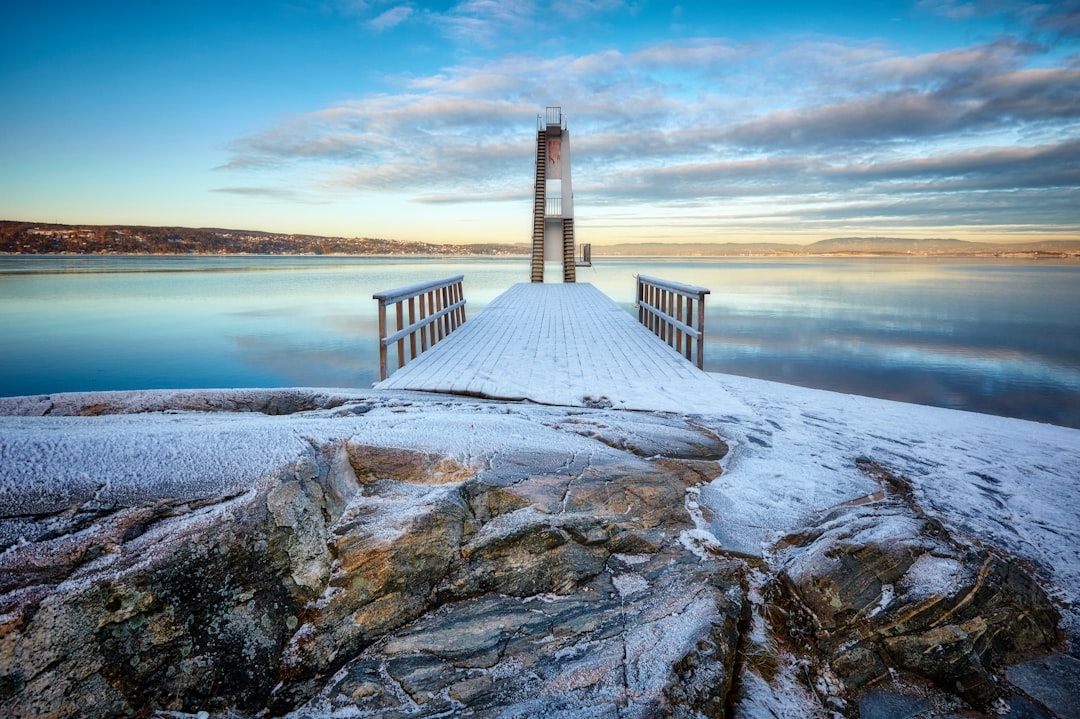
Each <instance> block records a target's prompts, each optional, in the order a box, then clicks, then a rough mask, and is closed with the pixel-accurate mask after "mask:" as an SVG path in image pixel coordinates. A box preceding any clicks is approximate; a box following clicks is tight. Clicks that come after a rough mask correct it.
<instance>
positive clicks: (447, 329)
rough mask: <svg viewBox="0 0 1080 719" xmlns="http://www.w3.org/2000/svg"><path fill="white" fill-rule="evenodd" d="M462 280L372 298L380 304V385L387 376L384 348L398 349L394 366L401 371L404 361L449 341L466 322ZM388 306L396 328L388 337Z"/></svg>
mask: <svg viewBox="0 0 1080 719" xmlns="http://www.w3.org/2000/svg"><path fill="white" fill-rule="evenodd" d="M464 279H465V276H464V275H454V276H453V277H445V278H443V279H441V280H433V281H430V282H419V283H417V284H415V285H408V286H407V287H398V288H396V289H393V290H386V291H385V292H376V293H375V294H373V295H372V298H373V299H376V300H378V301H379V379H380V381H381V380H384V379H386V378H387V376H389V373H388V372H387V357H386V355H387V348H389V347H392V346H393V345H395V344H396V345H397V361H398V364H397V366H398V367H399V368H400V367H403V366H404V365H405V363H406V362H407V361H409V360H411V359H416V357H417V356H418V355H419V354H420V353H422V352H426V351H427V350H429V349H431V348H432V347H434V346H435V344H436V343H437V342H440V341H441V340H443V339H445V338H447V337H449V336H450V333H451V332H453V331H454V330H456V329H457V328H458V327H459V326H461V324H462V323H464V322H465V295H464V293H463V291H462V287H461V283H462V280H464ZM418 298H419V301H417V300H418ZM406 304H407V305H408V311H407V313H406ZM388 305H389V306H393V307H394V308H395V312H394V314H395V315H396V320H397V326H396V329H395V331H394V332H393V334H388V329H387V321H386V308H387V306H388ZM418 337H419V342H417V338H418ZM406 340H408V351H406ZM406 355H408V357H406Z"/></svg>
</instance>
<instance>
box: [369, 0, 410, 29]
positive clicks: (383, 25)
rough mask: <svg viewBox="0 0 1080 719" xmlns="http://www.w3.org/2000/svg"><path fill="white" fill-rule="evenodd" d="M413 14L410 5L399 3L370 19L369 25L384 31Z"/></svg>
mask: <svg viewBox="0 0 1080 719" xmlns="http://www.w3.org/2000/svg"><path fill="white" fill-rule="evenodd" d="M412 14H413V9H412V8H411V7H409V6H408V5H398V6H397V7H392V8H390V9H389V10H386V11H384V12H382V13H380V14H379V15H377V16H376V17H375V18H373V19H371V20H369V21H368V26H369V27H371V28H373V29H375V30H378V31H380V32H382V31H383V30H389V29H391V28H394V27H397V26H398V25H400V24H401V23H403V22H405V20H407V19H408V18H409V17H410V16H411V15H412Z"/></svg>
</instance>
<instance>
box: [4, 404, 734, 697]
mask: <svg viewBox="0 0 1080 719" xmlns="http://www.w3.org/2000/svg"><path fill="white" fill-rule="evenodd" d="M287 394H288V395H289V396H288V398H287V401H286V399H276V398H274V397H272V396H269V395H266V396H259V397H257V398H255V399H252V402H256V403H257V404H259V406H262V407H264V408H265V407H266V406H274V407H279V408H280V407H284V406H286V405H288V406H290V407H294V408H295V407H301V408H302V409H299V410H297V411H294V412H291V413H278V415H277V416H267V415H266V414H259V415H258V416H256V415H255V414H254V411H253V410H251V409H250V403H247V402H245V401H244V400H243V398H242V397H241V396H240V395H233V394H227V395H226V396H222V395H213V396H210V397H207V398H205V401H203V400H200V399H199V397H198V395H197V394H196V393H182V396H179V399H178V400H177V401H178V402H179V404H180V407H179V409H180V410H181V411H176V409H177V408H175V407H172V406H170V403H169V401H167V400H168V399H169V397H170V395H164V394H155V395H153V396H151V397H142V396H131V397H124V396H121V395H110V396H107V397H70V398H63V397H53V398H50V401H51V402H52V405H53V407H54V408H55V407H58V406H66V407H68V408H69V409H71V410H72V411H70V412H68V413H67V416H51V415H43V416H28V415H30V414H32V413H30V412H24V413H23V416H16V417H7V418H2V419H0V423H3V424H4V426H5V431H4V434H3V437H4V439H3V442H2V447H0V451H2V454H0V457H2V458H3V462H4V470H5V477H4V485H3V503H2V505H0V506H2V508H3V516H0V526H2V527H3V534H2V535H0V536H3V537H4V551H3V554H2V555H0V562H2V567H0V568H2V569H3V572H2V573H0V576H2V577H3V584H2V585H0V591H2V592H3V594H2V597H0V612H2V613H3V616H4V618H5V621H4V623H3V625H2V626H0V631H2V632H3V643H2V644H0V647H2V650H0V678H2V681H0V686H2V687H3V691H2V692H0V713H2V714H4V715H8V716H27V717H29V716H41V715H54V714H56V715H79V716H113V715H135V714H145V713H147V712H155V711H156V712H181V713H188V714H193V713H195V712H198V711H204V710H205V711H210V712H211V714H214V713H216V712H225V713H229V714H232V715H237V716H254V715H257V714H266V713H269V714H270V715H279V716H280V715H283V714H287V713H290V712H294V711H295V712H297V716H310V715H313V714H314V715H319V714H320V713H323V714H326V715H330V714H340V713H342V712H344V713H346V714H349V713H353V714H363V713H375V714H378V713H380V712H385V713H387V715H390V714H392V713H393V712H395V711H402V712H405V713H408V714H415V715H417V716H424V715H437V714H444V713H446V712H453V711H455V710H456V709H460V708H462V707H471V708H474V709H476V710H481V709H484V708H488V709H490V710H491V711H499V712H506V713H508V714H511V715H512V714H515V713H516V714H518V715H537V716H543V715H551V716H556V715H560V713H561V715H573V716H584V715H587V714H588V713H590V712H600V713H604V712H609V713H611V712H618V713H620V715H622V716H650V715H655V714H656V713H658V712H659V713H664V714H671V715H675V716H698V715H702V713H703V712H704V713H705V714H706V715H716V711H718V710H719V709H718V708H719V707H722V706H723V703H724V701H725V699H726V696H727V694H728V692H729V691H730V687H731V685H732V680H733V671H734V669H733V668H734V657H735V652H736V649H737V644H738V632H737V625H738V621H739V617H740V616H741V614H742V599H741V596H742V595H741V580H740V569H739V565H738V564H737V563H736V564H735V565H725V564H724V560H722V558H719V557H715V556H709V557H705V558H704V559H700V558H698V557H697V556H695V555H693V554H692V553H690V552H688V551H686V550H685V549H684V548H683V546H682V545H681V544H680V543H679V542H678V541H677V538H678V537H679V536H680V533H681V532H683V531H686V530H692V529H694V521H693V519H692V518H691V517H690V516H689V515H688V514H687V511H686V508H685V501H684V498H685V496H686V493H687V489H688V488H690V487H692V486H693V485H694V484H695V483H697V482H700V481H701V479H700V478H701V477H702V476H703V475H705V476H708V475H715V474H717V473H719V472H720V469H719V465H718V464H717V462H716V459H715V458H717V457H721V456H723V453H724V452H725V451H726V448H725V447H724V446H723V444H722V442H720V441H719V438H718V435H717V434H716V433H715V432H714V431H713V430H707V429H704V428H702V427H700V426H698V425H697V424H695V423H691V422H686V421H685V420H683V419H681V418H678V417H653V416H644V415H629V416H628V415H626V414H625V413H621V412H618V411H611V410H573V411H560V410H557V409H554V408H542V409H537V408H532V409H537V411H536V412H535V413H534V412H532V411H531V409H530V408H528V407H519V408H513V407H508V406H507V405H502V404H498V403H490V402H481V401H474V400H468V401H466V400H454V399H447V398H430V397H428V398H423V400H420V399H418V398H414V397H411V396H397V395H388V394H377V393H373V394H372V395H371V396H369V397H366V398H359V397H352V398H351V399H350V400H349V402H353V403H360V404H357V405H356V406H363V407H364V408H365V409H364V411H363V412H349V411H347V407H348V406H350V405H349V404H347V403H346V404H339V403H338V402H337V400H335V401H334V402H327V401H325V400H324V399H321V398H316V399H313V400H312V401H311V402H308V403H305V402H302V401H297V399H296V397H295V396H294V395H293V394H292V393H287ZM172 396H173V397H176V395H172ZM256 400H257V401H256ZM361 400H362V403H361ZM16 404H18V403H16ZM39 404H40V403H39ZM20 406H21V405H20ZM35 406H38V405H35ZM87 407H92V408H94V411H93V412H92V413H91V414H93V415H94V416H76V415H78V414H79V412H80V411H81V410H80V409H79V408H83V409H85V408H87ZM211 407H219V408H220V407H226V411H211V410H210V409H208V408H211ZM312 407H313V408H312ZM508 409H509V410H510V411H509V412H508V411H507V410H508ZM106 411H111V412H118V413H113V414H108V413H105V414H102V413H103V412H106ZM84 414H85V413H84ZM268 414H269V413H268ZM620 423H625V425H626V428H625V430H621V429H620ZM585 427H588V428H590V429H587V430H585V431H581V430H582V429H583V428H585ZM651 433H655V436H657V437H663V441H654V442H653V444H648V441H647V440H648V437H649V436H650V434H651ZM665 447H670V451H667V452H666V450H665ZM665 452H666V453H665ZM703 463H704V464H710V465H711V466H712V468H711V469H707V470H705V471H704V472H703V471H702V467H703ZM710 707H711V709H710Z"/></svg>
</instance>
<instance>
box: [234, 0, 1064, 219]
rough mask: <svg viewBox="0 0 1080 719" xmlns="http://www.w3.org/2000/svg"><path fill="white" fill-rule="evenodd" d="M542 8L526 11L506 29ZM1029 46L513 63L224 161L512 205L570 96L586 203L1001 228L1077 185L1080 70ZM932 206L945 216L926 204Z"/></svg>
mask: <svg viewBox="0 0 1080 719" xmlns="http://www.w3.org/2000/svg"><path fill="white" fill-rule="evenodd" d="M482 1H483V0H472V1H471V2H470V3H469V4H468V7H469V8H470V9H471V10H470V11H471V12H478V11H479V9H480V8H481V4H480V3H481V2H482ZM459 7H460V6H459ZM532 7H533V6H532V5H531V4H530V3H529V2H518V3H514V4H512V5H510V6H508V7H505V8H503V9H502V10H501V11H500V12H502V15H501V16H500V17H501V20H500V21H502V22H508V23H512V22H515V21H516V19H519V18H524V17H527V16H528V14H529V13H530V12H531V11H532V10H531V8H532ZM1032 53H1033V48H1032V46H1030V45H1027V44H1024V43H1020V42H1016V41H1012V40H1002V41H999V42H990V43H986V44H982V45H975V46H971V47H966V48H957V49H954V50H952V51H949V52H942V53H935V54H927V55H905V54H903V53H901V52H898V51H897V50H896V49H893V48H890V47H887V46H884V45H882V44H880V43H849V44H844V43H841V42H838V41H832V42H821V41H815V42H812V43H809V42H808V43H803V44H799V45H794V46H791V47H787V48H784V49H783V50H782V51H775V52H770V51H769V50H768V49H767V48H763V47H762V46H760V45H758V46H753V47H751V46H743V45H737V44H733V43H731V42H729V41H725V40H723V39H710V38H699V39H694V40H689V41H683V42H674V41H667V42H662V43H658V44H655V45H652V46H648V47H643V48H640V49H637V50H635V51H633V52H628V53H624V52H622V51H619V50H616V49H608V50H603V51H598V52H594V53H589V54H584V55H574V54H564V55H559V56H554V57H541V56H537V55H525V54H517V55H504V56H502V57H498V58H497V59H494V60H477V61H472V62H464V63H461V64H458V65H454V66H451V67H445V68H443V69H442V70H441V71H440V72H439V73H437V74H432V75H428V76H422V77H411V78H403V79H402V82H401V87H402V91H401V92H398V93H391V94H382V95H371V96H367V97H363V98H360V99H357V100H355V101H353V102H348V103H341V104H338V105H334V106H332V107H327V108H324V109H321V110H316V111H313V112H310V113H307V114H303V115H299V116H297V117H294V118H292V119H291V120H289V121H287V122H283V123H281V124H279V125H277V126H274V127H271V128H269V129H267V130H266V131H264V132H262V133H259V134H257V135H253V136H250V137H247V138H242V139H240V140H238V141H237V142H236V143H235V146H234V149H235V154H234V156H233V158H231V160H230V161H229V163H228V164H227V165H226V167H227V168H230V169H234V170H237V171H245V172H256V171H257V170H258V168H270V169H268V170H267V171H268V172H276V171H280V170H276V169H274V168H285V170H286V171H287V170H288V168H290V167H295V166H296V165H297V163H307V164H308V165H309V166H313V167H318V168H322V169H321V178H322V179H321V180H320V184H321V186H322V187H323V188H327V189H328V191H332V192H338V193H340V192H350V191H362V192H364V193H371V192H394V193H405V194H408V195H410V196H412V197H413V198H414V200H415V201H417V202H423V203H429V204H437V203H444V202H461V201H468V200H470V199H473V200H476V201H484V202H490V201H498V200H505V199H514V200H518V199H522V198H525V197H527V195H528V191H529V189H530V188H531V184H532V164H531V163H532V157H533V152H534V136H533V132H534V129H535V124H534V122H535V117H536V115H537V113H540V112H543V108H544V106H545V105H548V104H558V105H561V106H562V107H563V109H564V112H566V114H567V115H568V117H569V123H570V130H571V135H572V138H573V158H574V164H575V167H574V177H575V183H574V184H575V190H576V191H577V195H578V205H579V207H588V206H589V203H593V204H594V205H595V206H605V207H609V208H617V207H623V208H627V209H628V211H630V212H631V213H633V212H635V211H636V212H640V211H642V209H641V208H643V207H645V206H648V205H665V204H678V205H681V206H688V205H701V206H705V205H709V204H718V203H719V204H723V203H727V202H731V201H732V199H733V198H754V202H755V203H757V205H755V212H758V211H760V208H761V207H768V206H769V205H770V203H771V204H772V206H773V207H774V208H775V211H776V212H777V213H778V216H779V215H781V214H784V213H790V212H795V211H796V208H797V207H800V206H801V204H800V201H796V198H802V201H805V202H806V203H810V204H811V205H812V206H813V208H814V209H813V210H812V211H811V210H806V211H805V212H802V211H801V210H799V211H798V212H801V213H802V215H801V216H804V217H805V218H807V221H809V220H810V218H811V217H814V218H817V219H815V220H814V221H819V220H820V219H821V218H822V217H826V216H836V217H844V218H847V220H852V218H857V217H858V216H859V215H860V213H863V216H864V217H865V218H867V220H868V221H869V217H870V214H871V212H873V213H879V212H883V211H884V210H883V209H882V208H883V207H885V206H886V205H887V206H888V212H887V213H886V214H888V216H889V217H901V216H908V217H915V216H916V215H918V214H919V213H920V212H926V213H928V214H927V216H931V215H932V216H934V217H945V216H948V215H949V214H950V212H952V213H953V214H954V216H955V217H957V218H962V219H963V221H965V222H972V221H977V216H978V212H977V211H976V209H973V208H978V207H986V208H988V210H987V213H988V214H987V216H988V217H989V216H990V215H993V216H994V217H995V221H998V220H999V219H1000V218H1001V217H1002V216H1007V215H1008V213H1009V211H1010V208H1012V211H1013V212H1014V213H1015V214H1016V216H1017V217H1021V216H1023V217H1028V216H1030V215H1032V214H1033V213H1034V212H1035V211H1036V208H1037V207H1038V206H1039V199H1038V197H1039V194H1038V191H1039V190H1040V189H1041V190H1043V191H1047V192H1048V195H1047V198H1046V207H1047V212H1048V213H1051V214H1053V215H1054V216H1055V217H1060V216H1061V212H1062V210H1061V207H1062V205H1061V201H1060V196H1059V194H1057V193H1059V192H1077V191H1080V171H1078V170H1077V169H1076V168H1077V166H1078V164H1080V156H1078V155H1080V152H1078V149H1077V148H1078V147H1080V124H1078V119H1080V70H1078V69H1076V68H1070V67H1066V66H1061V67H1053V66H1044V67H1036V68H1029V67H1027V66H1026V63H1027V62H1028V61H1029V60H1030V58H1031V57H1033V55H1032ZM763 61H764V62H763ZM1045 64H1047V63H1044V65H1045ZM762 67H764V71H763V70H762ZM793 84H794V85H797V86H798V87H800V88H801V89H802V91H799V92H792V85H793ZM1022 137H1028V138H1032V139H1029V140H1028V141H1027V143H1025V142H1022V141H1021V140H1020V138H1022ZM1010 193H1011V194H1010ZM961 194H963V197H964V198H965V199H964V201H962V202H957V201H956V198H957V197H958V196H960V195H961ZM1051 194H1052V195H1053V196H1050V195H1051ZM882 198H887V199H886V200H883V199H882ZM935 200H937V201H940V202H941V204H940V212H938V213H929V211H928V210H927V209H926V208H927V207H930V206H932V205H933V202H934V201H935ZM950 207H952V208H958V207H963V208H964V209H963V211H961V210H959V209H954V210H949V209H948V208H950ZM780 208H783V212H781V210H780ZM868 208H873V209H872V210H871V209H868ZM989 208H993V209H992V212H991V210H990V209H989ZM972 218H976V219H975V220H973V219H972Z"/></svg>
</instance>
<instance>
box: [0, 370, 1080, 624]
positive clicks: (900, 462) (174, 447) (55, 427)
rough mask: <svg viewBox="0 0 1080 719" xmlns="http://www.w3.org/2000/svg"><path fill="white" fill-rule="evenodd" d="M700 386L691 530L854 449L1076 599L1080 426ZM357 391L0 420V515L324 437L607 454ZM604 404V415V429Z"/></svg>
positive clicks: (845, 467)
mask: <svg viewBox="0 0 1080 719" xmlns="http://www.w3.org/2000/svg"><path fill="white" fill-rule="evenodd" d="M706 380H707V381H705V382H704V383H703V384H701V385H699V387H698V389H699V390H701V391H697V392H696V393H695V394H694V395H693V396H689V395H687V394H683V395H682V396H681V397H680V402H679V410H680V411H681V412H683V413H686V414H693V415H699V417H700V418H699V419H698V420H695V421H698V422H700V423H702V424H705V425H707V426H709V427H711V428H713V429H714V430H716V431H718V432H719V433H720V434H722V435H723V436H724V437H725V438H727V439H728V440H729V442H730V443H731V445H732V453H731V455H730V458H729V459H728V460H727V461H726V462H725V472H724V473H723V474H722V475H721V476H720V477H719V478H717V479H716V480H714V481H713V482H711V483H710V484H709V485H707V486H705V487H703V488H702V489H701V491H700V497H699V498H698V499H697V502H698V503H699V504H700V506H701V507H702V508H704V509H707V510H708V513H707V515H708V516H709V517H710V518H711V522H710V524H709V526H708V527H700V526H699V531H701V530H708V533H711V534H712V535H713V536H715V538H716V539H717V540H718V542H719V544H720V545H721V546H724V547H729V548H736V549H738V550H739V551H756V552H761V551H763V549H764V548H765V547H766V546H768V545H769V544H770V543H771V542H772V541H773V540H775V539H776V538H777V537H778V536H780V535H781V534H783V533H785V532H788V531H792V530H794V529H796V528H797V527H798V526H800V524H801V523H802V522H803V521H804V520H805V519H806V518H808V517H809V516H810V515H811V514H813V513H814V512H817V511H820V510H823V509H826V508H828V507H831V506H833V505H835V504H838V503H840V502H844V501H848V500H851V499H855V498H857V497H861V496H864V495H866V494H869V493H871V492H873V491H875V490H876V489H878V487H877V486H876V485H875V483H874V482H873V480H871V479H869V478H867V477H866V476H864V475H863V474H862V473H861V472H859V471H858V470H857V468H856V467H855V460H856V459H857V458H858V457H862V456H865V457H870V458H872V459H874V460H875V461H877V462H879V463H881V464H883V465H885V466H887V467H889V468H891V469H892V470H894V471H896V472H898V473H900V474H903V475H904V476H906V477H908V478H909V479H910V480H911V481H912V483H913V485H914V488H915V492H916V498H917V500H918V501H919V503H920V504H921V506H922V507H923V508H924V509H925V510H926V511H928V512H929V513H931V514H933V515H935V516H937V517H938V518H940V519H941V520H942V521H943V522H945V524H946V525H947V526H949V528H950V529H952V530H954V531H959V532H961V533H966V534H969V535H972V536H977V537H979V538H981V539H983V540H985V541H987V542H989V543H990V544H992V545H995V546H998V547H1000V548H1002V549H1004V550H1005V551H1007V552H1010V553H1013V554H1016V555H1018V556H1021V557H1024V558H1027V559H1031V560H1033V561H1035V562H1037V563H1038V564H1039V565H1040V566H1041V567H1042V571H1043V572H1044V575H1045V576H1046V577H1048V578H1049V579H1051V580H1052V582H1053V584H1054V585H1055V589H1056V591H1057V592H1059V593H1060V594H1061V595H1062V598H1063V599H1065V600H1066V601H1067V602H1068V603H1070V604H1072V605H1073V606H1080V601H1078V600H1080V491H1078V489H1080V486H1078V485H1080V430H1075V429H1068V428H1063V427H1056V426H1052V425H1045V424H1038V423H1034V422H1028V421H1023V420H1015V419H1006V418H1002V417H994V416H989V415H979V414H973V413H968V412H959V411H955V410H946V409H937V408H931V407H922V406H917V405H910V404H903V403H898V402H890V401H885V400H877V399H868V398H863V397H855V396H851V395H844V394H838V393H833V392H825V391H821V390H810V389H804V388H799V387H793V386H790V385H783V384H778V383H774V382H767V381H763V380H755V379H748V378H742V377H734V376H730V375H707V376H706ZM701 387H704V389H703V390H702V389H701ZM710 387H711V388H712V389H709V388H710ZM312 391H315V390H312ZM238 392H242V391H238V390H231V391H230V392H229V396H230V397H231V398H233V399H234V400H235V397H236V395H237V393H238ZM252 392H253V393H255V392H258V391H257V390H252ZM263 392H265V391H263ZM323 392H329V391H328V390H323ZM338 392H339V393H340V394H349V393H341V392H340V391H338ZM206 394H207V395H209V396H211V398H212V396H213V392H207V393H206ZM661 394H662V392H660V391H656V393H655V395H649V396H642V397H641V398H639V399H640V402H639V403H638V405H639V406H641V407H643V408H646V409H659V410H665V411H671V410H672V396H671V395H668V396H666V397H665V396H660V395H661ZM365 396H367V397H368V398H370V400H364V401H369V403H370V404H371V405H372V409H371V410H370V411H369V412H367V413H366V414H358V415H357V414H351V413H349V412H343V411H339V410H333V409H329V410H316V411H311V412H302V413H297V414H292V415H284V416H266V415H261V414H255V413H250V412H248V413H227V412H180V413H161V412H153V413H148V414H127V415H109V416H102V417H53V416H45V417H0V515H3V516H14V515H19V514H28V513H33V512H41V511H48V510H49V509H55V508H59V507H63V506H68V505H70V504H71V502H73V501H79V502H87V501H94V500H96V501H99V502H101V503H105V504H109V503H122V502H126V501H138V500H139V499H140V498H146V497H187V496H192V497H194V496H209V495H221V494H225V495H228V494H234V493H237V492H241V491H244V490H245V489H246V488H247V487H249V486H250V484H251V482H252V481H253V480H254V479H255V478H257V477H260V476H264V475H266V474H267V473H269V472H271V471H274V470H276V469H280V468H282V467H284V466H286V465H288V464H289V463H290V462H294V461H297V460H298V459H299V458H301V457H303V456H305V455H309V454H310V452H311V447H312V444H313V443H324V442H331V441H346V440H347V441H351V442H356V443H370V444H377V445H382V446H391V447H403V448H412V449H418V450H421V451H431V452H441V453H446V454H448V455H449V456H451V457H453V458H454V459H456V460H458V461H459V462H461V463H462V464H463V465H465V466H470V465H473V464H477V463H482V462H484V461H487V460H488V459H490V458H491V457H493V456H494V455H496V454H498V453H506V454H507V455H510V454H514V455H516V456H517V457H519V458H520V457H527V456H528V455H529V454H530V453H535V455H536V456H538V457H540V456H547V457H550V453H551V451H552V450H553V449H556V450H559V451H563V452H565V453H566V454H567V456H568V457H585V456H594V457H595V456H597V455H598V454H603V453H605V452H614V450H610V449H608V448H606V447H604V446H603V445H601V444H599V443H598V442H595V441H593V440H590V439H587V438H584V437H579V436H577V435H575V434H572V433H569V432H565V431H559V430H556V429H551V428H549V427H546V426H544V425H545V423H546V422H547V421H548V420H549V419H550V418H551V415H552V411H553V410H552V409H551V408H550V407H537V406H533V405H528V404H524V405H523V404H512V405H500V404H498V403H490V402H489V403H483V402H474V401H471V400H463V399H450V398H440V397H438V396H432V395H428V396H420V395H416V394H414V395H411V396H409V400H410V401H411V402H412V406H411V407H410V408H409V410H408V411H406V412H402V411H401V408H400V407H394V406H392V403H391V402H389V400H388V398H393V397H398V395H393V394H390V393H380V392H377V391H374V392H367V393H364V392H357V393H355V398H356V400H357V401H360V400H362V399H364V397H365ZM732 398H734V399H735V400H736V401H735V402H731V401H727V400H730V399H732ZM115 399H116V397H115V393H113V394H112V395H110V396H108V397H106V396H105V395H103V396H102V401H103V402H104V401H106V400H108V401H114V400H115ZM83 401H86V400H85V398H84V400H83ZM398 403H399V404H400V401H399V402H398ZM619 416H620V415H619V413H617V412H609V413H606V414H605V416H604V421H605V422H606V423H609V424H611V425H613V426H617V425H618V422H619ZM703 516H704V515H703ZM687 539H691V537H687ZM696 539H703V537H696ZM938 569H943V568H941V567H938ZM939 579H941V580H944V579H945V577H944V576H942V577H940V578H939ZM1075 618H1076V617H1075V615H1074V616H1073V617H1072V621H1074V622H1075ZM1073 626H1077V625H1076V624H1075V623H1074V625H1073Z"/></svg>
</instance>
